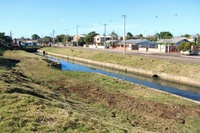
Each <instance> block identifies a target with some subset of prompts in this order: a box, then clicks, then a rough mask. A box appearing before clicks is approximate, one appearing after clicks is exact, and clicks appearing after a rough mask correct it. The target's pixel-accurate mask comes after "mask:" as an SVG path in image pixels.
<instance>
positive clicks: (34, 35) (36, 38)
mask: <svg viewBox="0 0 200 133" xmlns="http://www.w3.org/2000/svg"><path fill="white" fill-rule="evenodd" d="M39 38H40V37H39V36H38V35H37V34H33V35H32V40H38V39H39Z"/></svg>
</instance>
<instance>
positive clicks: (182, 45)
mask: <svg viewBox="0 0 200 133" xmlns="http://www.w3.org/2000/svg"><path fill="white" fill-rule="evenodd" d="M191 46H192V43H190V42H181V43H180V45H179V46H178V50H179V51H187V50H190V49H191Z"/></svg>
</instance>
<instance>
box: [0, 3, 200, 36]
mask: <svg viewBox="0 0 200 133" xmlns="http://www.w3.org/2000/svg"><path fill="white" fill-rule="evenodd" d="M0 11H1V16H0V18H1V19H0V32H5V33H6V35H9V34H10V31H12V33H13V37H15V38H20V37H22V36H24V37H26V38H31V36H32V35H33V34H38V35H39V36H40V37H42V36H51V35H52V33H53V30H55V35H60V34H66V33H67V34H70V35H76V25H78V34H79V35H80V34H88V33H89V32H91V31H96V32H97V33H99V34H103V33H104V24H107V25H106V34H110V33H111V32H112V31H114V32H116V33H117V34H118V35H123V17H122V15H126V16H127V17H126V32H131V33H132V34H133V35H138V34H143V35H153V34H155V33H160V32H162V31H169V32H171V33H172V34H173V35H174V36H180V35H184V34H186V33H187V34H190V35H195V34H197V33H198V34H200V0H0Z"/></svg>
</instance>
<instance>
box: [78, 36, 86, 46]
mask: <svg viewBox="0 0 200 133" xmlns="http://www.w3.org/2000/svg"><path fill="white" fill-rule="evenodd" d="M84 44H85V39H84V37H80V38H79V39H78V45H79V46H83V45H84Z"/></svg>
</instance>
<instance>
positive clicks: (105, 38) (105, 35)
mask: <svg viewBox="0 0 200 133" xmlns="http://www.w3.org/2000/svg"><path fill="white" fill-rule="evenodd" d="M106 25H107V24H104V47H105V48H106Z"/></svg>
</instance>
